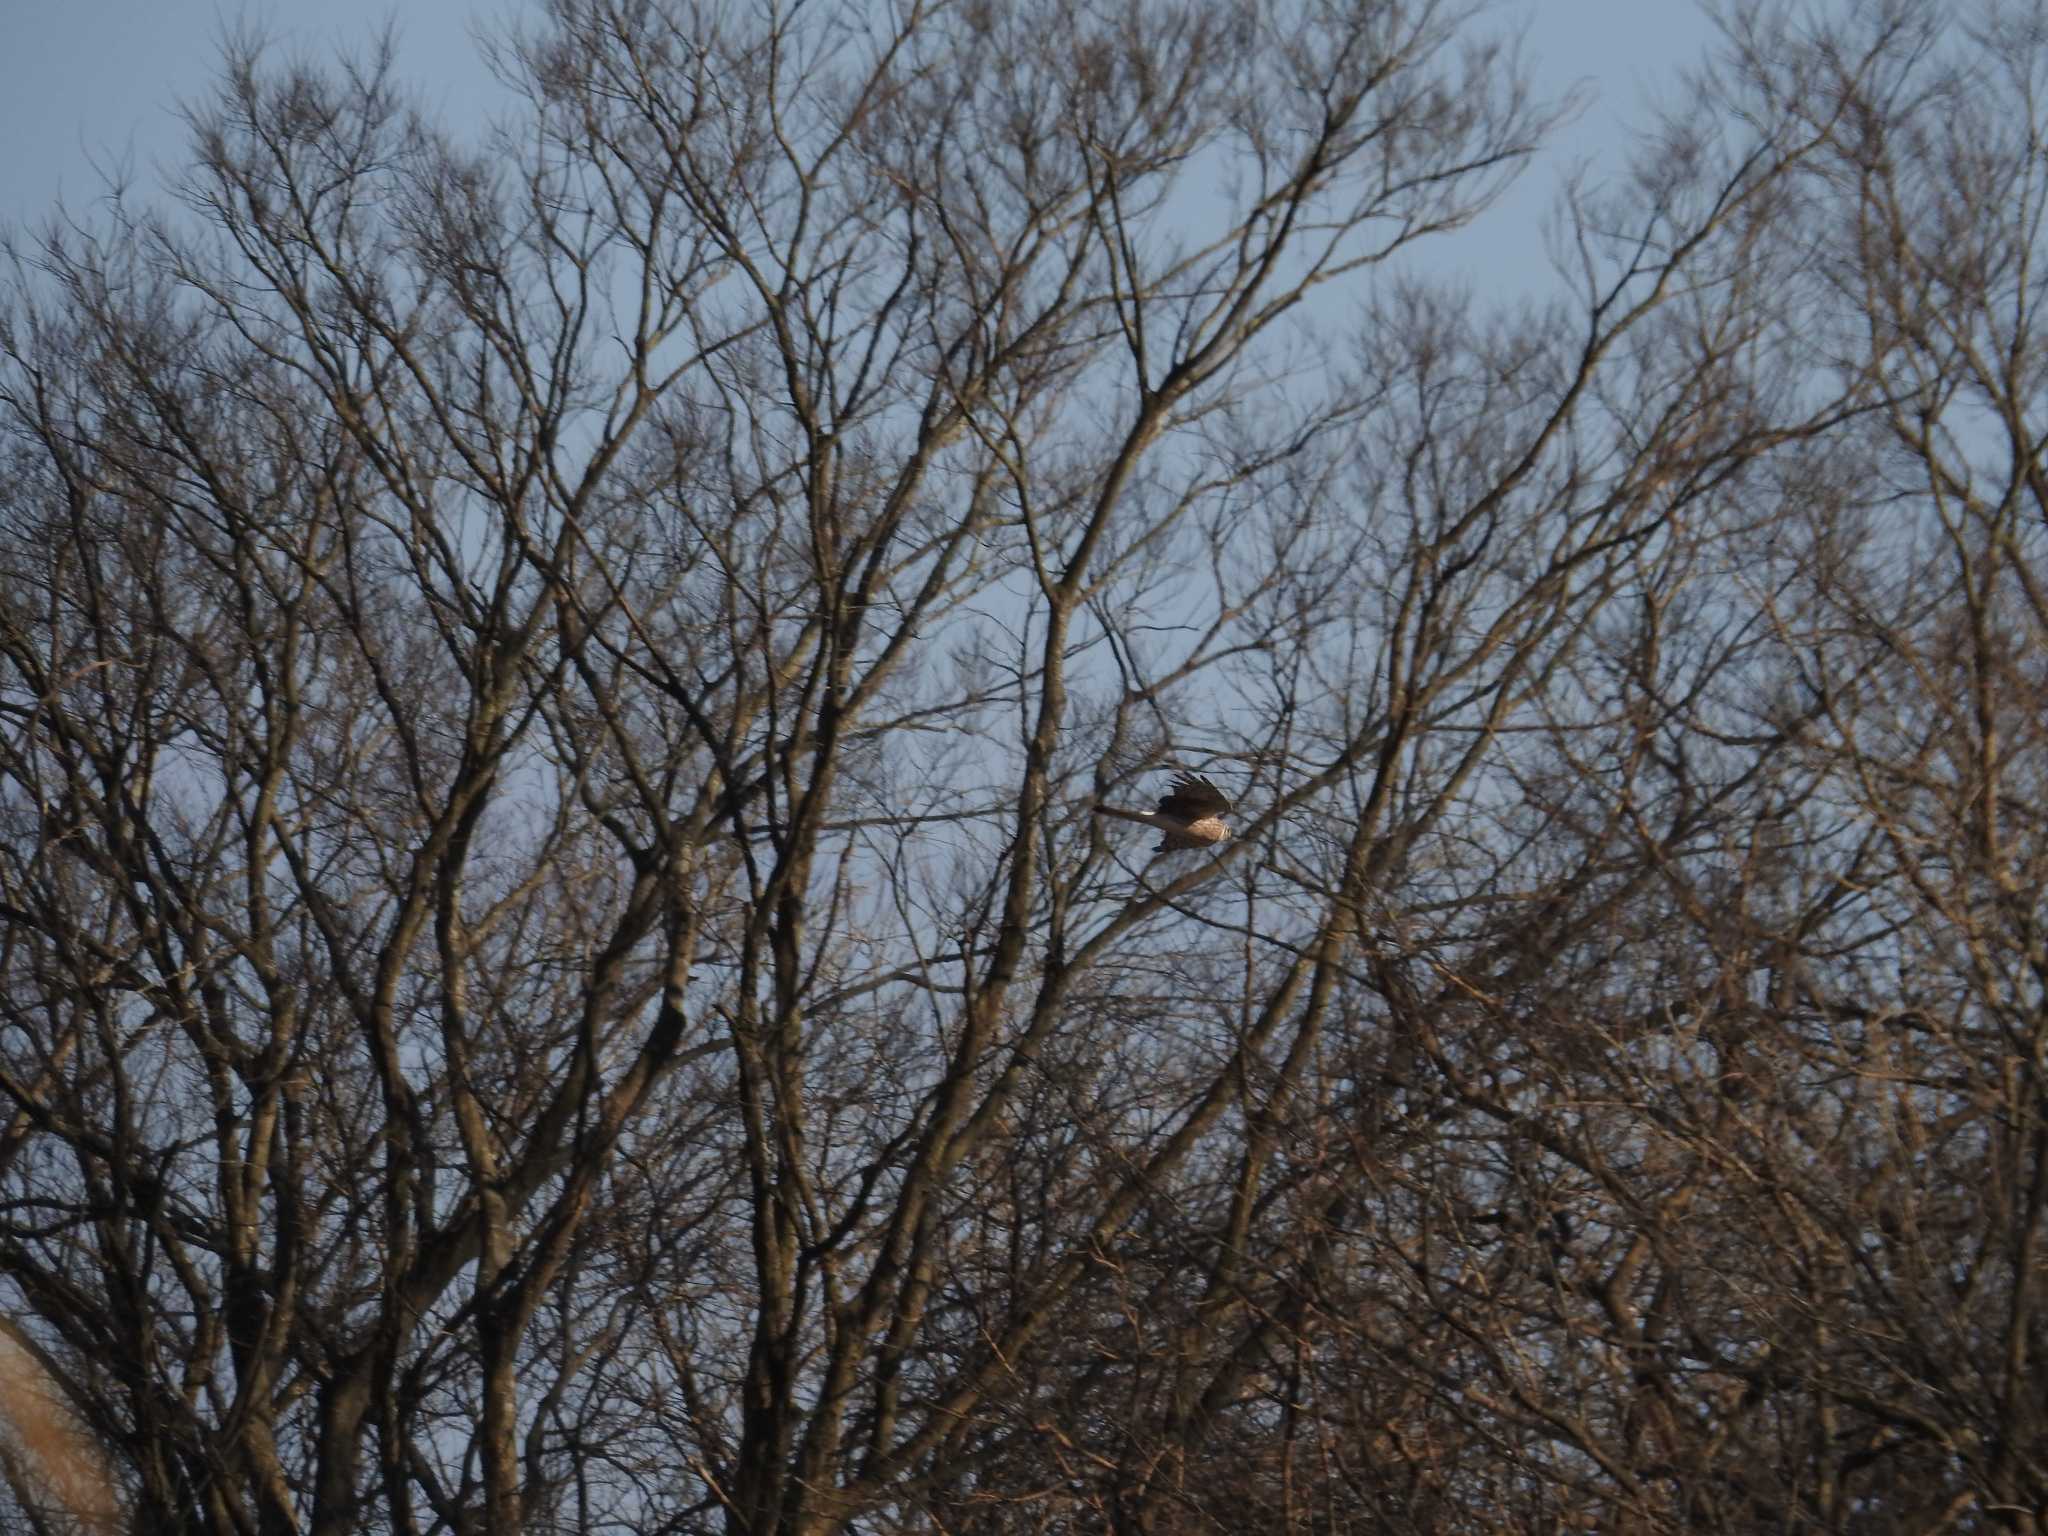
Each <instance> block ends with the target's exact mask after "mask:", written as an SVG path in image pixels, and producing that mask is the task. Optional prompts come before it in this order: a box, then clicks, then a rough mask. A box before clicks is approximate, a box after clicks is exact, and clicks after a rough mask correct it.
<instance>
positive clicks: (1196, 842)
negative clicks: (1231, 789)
mask: <svg viewBox="0 0 2048 1536" xmlns="http://www.w3.org/2000/svg"><path fill="white" fill-rule="evenodd" d="M1095 814H1096V815H1098V816H1114V817H1116V819H1117V820H1119V821H1136V822H1142V823H1143V824H1144V825H1146V826H1148V827H1157V828H1158V829H1159V831H1160V833H1161V836H1160V839H1159V846H1158V847H1157V848H1155V849H1154V850H1153V852H1155V853H1168V852H1171V851H1172V850H1174V849H1176V848H1209V847H1213V846H1214V845H1215V844H1217V843H1221V842H1227V841H1228V840H1229V838H1230V828H1229V827H1227V826H1225V825H1224V822H1223V818H1224V817H1225V816H1228V815H1229V814H1230V801H1229V800H1228V799H1227V798H1225V796H1224V794H1223V791H1222V790H1220V789H1218V788H1217V787H1216V786H1215V785H1214V784H1211V783H1210V782H1209V781H1208V780H1207V779H1205V778H1203V777H1202V776H1201V775H1200V774H1198V773H1183V774H1180V775H1179V776H1177V777H1176V778H1175V779H1174V781H1173V786H1172V788H1170V789H1168V790H1167V792H1166V793H1165V794H1163V795H1161V796H1160V797H1159V809H1158V810H1156V811H1127V810H1125V809H1123V808H1122V807H1121V806H1115V805H1098V806H1096V807H1095Z"/></svg>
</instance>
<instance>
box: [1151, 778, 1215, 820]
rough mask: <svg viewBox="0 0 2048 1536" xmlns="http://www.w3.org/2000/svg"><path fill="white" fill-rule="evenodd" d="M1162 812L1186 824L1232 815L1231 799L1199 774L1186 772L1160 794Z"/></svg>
mask: <svg viewBox="0 0 2048 1536" xmlns="http://www.w3.org/2000/svg"><path fill="white" fill-rule="evenodd" d="M1159 814H1160V815H1161V816H1163V817H1170V818H1171V819H1173V820H1175V821H1178V822H1180V823H1182V824H1183V825H1187V824H1189V823H1192V822H1197V821H1200V820H1202V819H1203V818H1204V817H1208V816H1227V815H1229V814H1230V801H1229V800H1228V799H1227V798H1226V797H1225V796H1224V793H1223V791H1222V790H1220V789H1218V788H1217V787H1216V786H1215V785H1214V784H1211V783H1210V782H1209V781H1208V780H1207V779H1205V778H1203V777H1202V776H1201V775H1200V774H1198V773H1183V774H1181V775H1180V776H1179V777H1178V778H1176V779H1175V780H1174V781H1173V787H1172V788H1170V789H1169V790H1167V792H1166V793H1165V794H1163V795H1161V796H1160V797H1159Z"/></svg>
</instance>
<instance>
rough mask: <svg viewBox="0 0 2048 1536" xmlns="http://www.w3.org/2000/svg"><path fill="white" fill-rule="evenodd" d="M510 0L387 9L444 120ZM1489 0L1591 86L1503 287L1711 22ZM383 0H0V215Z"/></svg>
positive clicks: (1520, 197)
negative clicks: (258, 53) (1561, 183)
mask: <svg viewBox="0 0 2048 1536" xmlns="http://www.w3.org/2000/svg"><path fill="white" fill-rule="evenodd" d="M521 4H522V0H414V3H412V4H409V5H405V6H403V7H401V8H399V9H398V10H397V11H396V14H397V15H398V16H399V18H400V37H401V41H402V43H403V50H404V72H405V74H406V75H407V76H408V77H409V78H410V79H411V80H413V81H416V82H418V83H419V84H421V85H422V86H424V87H425V88H426V89H427V92H428V95H429V97H430V99H431V100H432V101H433V102H434V103H435V105H436V107H437V109H438V111H439V113H440V114H441V117H442V120H443V121H444V122H445V123H446V124H447V125H448V126H449V127H451V128H460V127H461V125H462V124H463V123H464V122H465V121H466V120H476V119H480V118H481V117H483V116H485V115H486V114H488V112H489V111H490V110H491V107H492V105H493V102H494V100H495V96H494V91H495V87H494V85H493V82H492V81H491V80H490V78H489V76H488V75H487V74H486V73H485V72H484V70H483V68H482V67H481V65H480V64H479V63H478V61H477V58H476V50H475V47H474V45H473V43H472V41H471V28H472V27H473V26H474V25H476V24H478V23H490V22H493V21H496V20H499V19H502V18H503V17H505V16H507V15H509V14H516V13H517V12H518V11H519V10H520V9H521ZM1503 9H1504V12H1505V13H1506V14H1508V15H1510V16H1516V17H1520V18H1522V19H1525V20H1526V21H1527V22H1528V25H1529V32H1528V39H1529V49H1530V54H1531V57H1532V61H1533V62H1534V64H1535V65H1536V71H1537V79H1538V83H1539V86H1540V88H1541V89H1542V90H1543V91H1545V92H1546V93H1548V94H1558V93H1562V92H1563V91H1565V90H1567V89H1569V88H1570V87H1571V86H1572V85H1573V84H1574V82H1581V81H1583V82H1585V83H1586V84H1587V85H1588V86H1589V87H1590V88H1591V90H1592V91H1593V93H1594V98H1593V102H1592V105H1591V106H1590V108H1589V109H1588V110H1587V112H1586V113H1585V115H1584V116H1583V117H1581V118H1580V120H1579V121H1578V123H1577V124H1576V125H1575V126H1574V127H1573V129H1572V130H1571V131H1570V132H1569V133H1568V134H1567V135H1565V136H1564V137H1563V138H1561V139H1560V141H1559V142H1558V144H1557V145H1556V146H1555V147H1554V149H1553V150H1552V152H1551V154H1550V155H1548V156H1546V157H1545V159H1544V160H1543V161H1541V162H1539V163H1538V164H1537V165H1535V166H1534V167H1533V168H1532V169H1531V170H1530V172H1528V173H1527V174H1526V175H1525V176H1524V177H1523V180H1522V183H1521V184H1520V186H1519V187H1518V188H1517V189H1516V191H1515V192H1514V194H1512V195H1511V197H1510V198H1509V199H1508V200H1507V201H1506V202H1504V203H1503V204H1502V205H1501V206H1500V207H1498V208H1496V209H1494V210H1493V211H1492V212H1491V213H1490V214H1489V215H1488V216H1487V217H1486V219H1485V220H1484V222H1483V225H1482V227H1481V228H1480V229H1478V230H1477V231H1476V232H1475V233H1474V234H1473V235H1471V236H1468V237H1467V238H1465V239H1463V240H1461V241H1460V242H1459V245H1458V248H1457V259H1458V264H1459V265H1462V266H1463V267H1464V268H1465V269H1466V271H1467V272H1468V274H1469V276H1470V277H1471V278H1472V279H1473V280H1474V281H1475V282H1476V283H1478V284H1480V285H1482V286H1489V287H1490V286H1494V285H1496V284H1498V285H1499V286H1501V287H1505V288H1513V287H1521V286H1525V285H1526V284H1527V283H1528V282H1529V280H1530V277H1531V275H1532V274H1535V275H1537V276H1540V275H1541V273H1542V271H1543V258H1542V253H1541V246H1540V243H1539V235H1538V221H1539V220H1540V218H1541V216H1542V213H1543V211H1544V210H1545V208H1546V207H1547V206H1548V205H1549V202H1550V198H1551V193H1552V191H1553V190H1554V187H1555V185H1556V178H1557V175H1558V172H1559V170H1560V168H1561V165H1562V164H1563V163H1564V162H1567V161H1577V160H1579V159H1584V158H1588V157H1590V158H1592V159H1593V160H1594V162H1595V164H1596V166H1598V165H1599V164H1601V163H1603V162H1605V161H1606V160H1607V157H1609V156H1610V155H1612V154H1614V153H1616V152H1618V150H1619V147H1620V145H1621V142H1622V137H1623V133H1624V130H1625V128H1626V126H1627V125H1628V124H1630V123H1632V122H1639V121H1641V119H1642V117H1643V114H1644V111H1645V109H1646V104H1647V103H1649V102H1650V101H1652V100H1653V99H1654V97H1655V95H1656V93H1658V92H1659V91H1660V90H1664V89H1668V87H1669V86H1670V85H1671V84H1672V82H1673V81H1674V80H1675V79H1676V76H1677V71H1678V70H1679V68H1680V67H1681V66H1683V65H1685V64H1688V63H1690V62H1691V61H1692V60H1693V59H1694V58H1695V57H1697V55H1698V54H1699V51H1700V49H1701V48H1702V47H1703V46H1704V45H1705V43H1706V42H1707V41H1708V39H1709V38H1710V36H1711V32H1710V29H1709V28H1708V26H1707V24H1706V23H1705V22H1704V20H1703V19H1702V18H1701V16H1700V14H1699V12H1698V9H1697V7H1696V6H1695V5H1694V3H1693V0H1507V3H1506V4H1505V5H1504V7H1503ZM392 14H394V11H393V8H392V7H390V6H389V5H384V4H361V5H359V4H354V3H351V0H266V3H264V4H260V5H253V6H252V5H243V4H239V3H233V0H63V3H54V0H0V39H4V41H0V146H4V147H0V222H4V223H7V224H15V225H18V224H20V223H22V222H24V221H29V222H33V221H36V220H38V219H39V218H40V217H41V216H42V215H43V214H44V213H45V212H47V211H48V210H49V209H50V207H51V206H52V205H53V204H54V203H55V202H56V200H57V199H58V198H59V197H60V196H61V197H62V198H63V200H64V201H65V202H66V203H67V204H68V205H70V206H71V207H72V208H73V210H74V211H85V210H89V208H90V204H91V202H92V200H93V198H94V197H95V196H96V195H97V194H98V192H99V189H100V187H101V185H102V180H101V177H100V175H99V174H98V172H96V171H95V169H94V164H95V162H99V163H103V164H122V163H125V164H127V165H128V166H129V167H131V168H132V170H133V171H134V172H135V173H136V176H137V178H138V180H140V181H144V182H146V181H147V180H149V179H150V178H151V177H152V176H153V175H154V174H156V173H157V172H159V171H161V170H164V169H167V168H175V167H176V166H177V165H178V164H179V163H180V162H181V161H182V159H183V156H184V153H185V141H184V137H183V133H184V130H183V128H182V125H181V124H180V123H179V122H178V120H177V117H176V110H177V105H178V103H179V101H180V100H181V99H182V100H191V99H193V98H196V97H198V96H199V95H201V94H202V93H204V91H205V90H206V89H207V87H208V85H209V83H210V81H211V79H212V72H213V70H214V67H215V64H216V61H217V58H218V51H219V41H220V38H221V36H222V33H223V30H224V29H225V28H226V27H228V26H229V25H231V24H232V23H233V22H235V21H236V20H237V19H240V18H245V17H248V18H254V19H257V20H259V21H260V22H261V23H262V24H263V26H264V27H265V29H266V30H267V31H268V32H269V33H270V35H272V36H273V37H276V38H277V39H279V40H280V41H281V42H283V43H284V44H285V45H286V46H287V47H288V48H289V49H291V50H292V51H297V52H304V53H307V54H310V55H313V56H316V57H317V56H321V55H329V54H331V53H332V52H333V51H334V49H335V48H336V47H338V46H346V45H351V44H359V43H361V42H362V41H363V40H364V39H365V38H367V37H368V36H369V35H370V34H371V33H373V32H374V30H375V29H376V27H377V26H378V25H379V24H380V23H381V22H382V21H383V20H384V19H385V18H386V17H388V16H391V15H392Z"/></svg>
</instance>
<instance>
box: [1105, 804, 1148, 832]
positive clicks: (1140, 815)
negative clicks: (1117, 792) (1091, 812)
mask: <svg viewBox="0 0 2048 1536" xmlns="http://www.w3.org/2000/svg"><path fill="white" fill-rule="evenodd" d="M1095 814H1096V815H1098V816H1114V817H1115V818H1116V819H1117V820H1118V821H1135V822H1137V823H1138V824H1139V825H1140V826H1146V827H1149V826H1151V825H1152V812H1150V811H1127V810H1125V809H1124V808H1123V807H1122V806H1120V805H1098V806H1096V807H1095Z"/></svg>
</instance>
